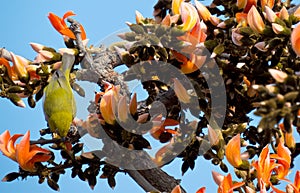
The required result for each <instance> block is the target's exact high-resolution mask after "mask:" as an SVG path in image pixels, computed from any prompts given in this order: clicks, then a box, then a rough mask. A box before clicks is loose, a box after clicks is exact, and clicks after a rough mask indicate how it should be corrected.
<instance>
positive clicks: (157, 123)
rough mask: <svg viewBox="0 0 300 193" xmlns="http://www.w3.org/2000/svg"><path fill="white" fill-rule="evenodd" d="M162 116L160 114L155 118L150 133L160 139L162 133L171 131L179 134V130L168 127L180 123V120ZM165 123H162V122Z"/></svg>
mask: <svg viewBox="0 0 300 193" xmlns="http://www.w3.org/2000/svg"><path fill="white" fill-rule="evenodd" d="M161 119H162V116H158V117H156V118H155V119H154V120H153V125H154V126H153V127H152V128H151V130H150V134H151V136H152V137H153V138H155V139H159V137H160V135H161V134H162V133H165V132H166V133H170V134H177V131H175V130H172V129H166V127H168V126H176V125H179V122H178V121H177V120H174V119H168V118H167V119H166V120H164V121H163V120H161ZM162 121H163V123H162V124H161V122H162Z"/></svg>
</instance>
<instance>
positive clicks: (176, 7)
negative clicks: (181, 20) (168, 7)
mask: <svg viewBox="0 0 300 193" xmlns="http://www.w3.org/2000/svg"><path fill="white" fill-rule="evenodd" d="M182 2H183V0H173V1H172V12H173V14H174V15H175V14H180V5H181V3H182Z"/></svg>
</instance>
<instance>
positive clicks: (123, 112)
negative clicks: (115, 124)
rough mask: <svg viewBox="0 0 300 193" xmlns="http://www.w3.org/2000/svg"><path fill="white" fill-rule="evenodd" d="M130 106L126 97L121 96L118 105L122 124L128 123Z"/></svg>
mask: <svg viewBox="0 0 300 193" xmlns="http://www.w3.org/2000/svg"><path fill="white" fill-rule="evenodd" d="M128 114H129V112H128V106H127V102H126V96H121V97H120V100H119V103H118V118H119V120H120V121H121V122H126V121H127V119H128Z"/></svg>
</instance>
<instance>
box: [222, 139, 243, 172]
mask: <svg viewBox="0 0 300 193" xmlns="http://www.w3.org/2000/svg"><path fill="white" fill-rule="evenodd" d="M225 155H226V159H227V161H228V162H229V163H230V164H231V165H232V166H233V167H236V168H238V167H239V166H241V164H242V163H243V160H242V158H241V139H240V134H238V135H236V136H234V137H233V138H231V139H230V140H229V142H228V143H227V146H226V150H225Z"/></svg>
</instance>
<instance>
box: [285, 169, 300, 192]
mask: <svg viewBox="0 0 300 193" xmlns="http://www.w3.org/2000/svg"><path fill="white" fill-rule="evenodd" d="M287 186H288V187H291V189H293V190H294V193H300V170H298V171H297V172H296V174H295V179H294V183H293V184H292V183H291V184H288V185H287ZM288 187H287V188H288Z"/></svg>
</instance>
